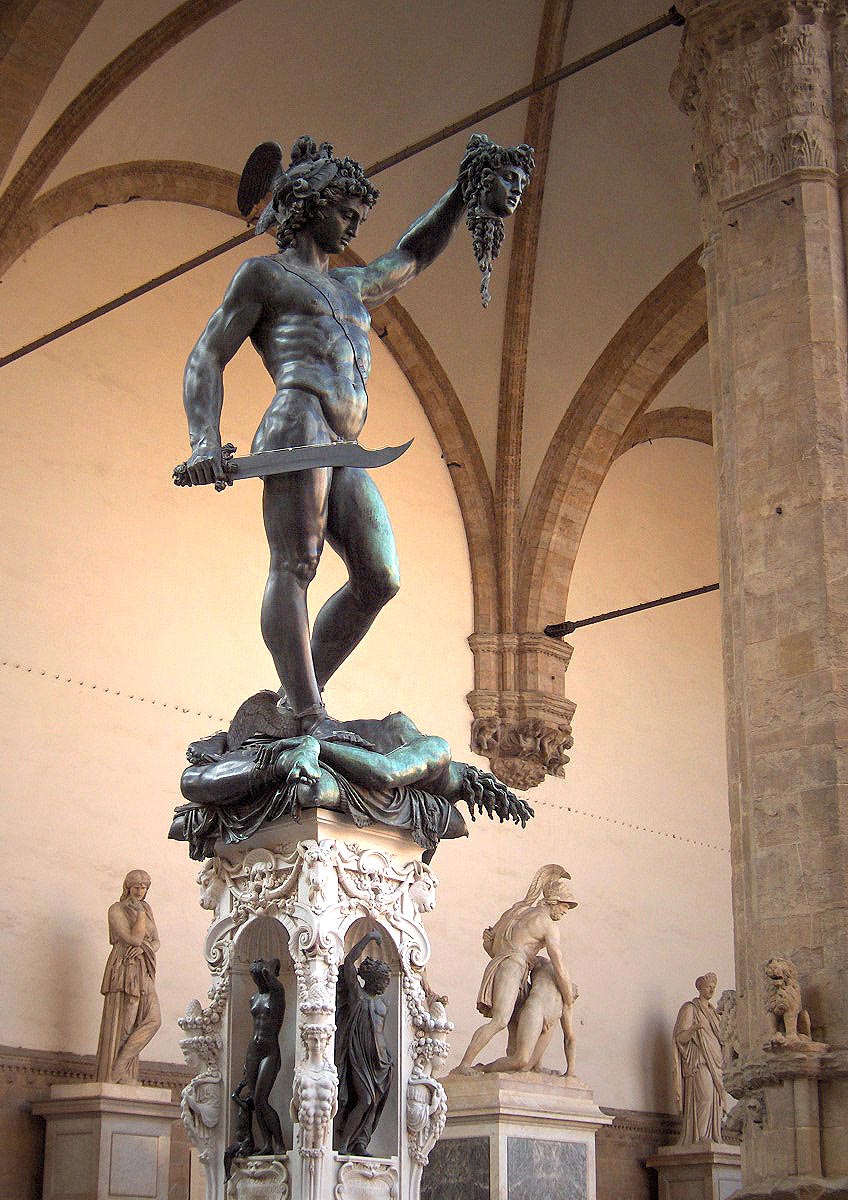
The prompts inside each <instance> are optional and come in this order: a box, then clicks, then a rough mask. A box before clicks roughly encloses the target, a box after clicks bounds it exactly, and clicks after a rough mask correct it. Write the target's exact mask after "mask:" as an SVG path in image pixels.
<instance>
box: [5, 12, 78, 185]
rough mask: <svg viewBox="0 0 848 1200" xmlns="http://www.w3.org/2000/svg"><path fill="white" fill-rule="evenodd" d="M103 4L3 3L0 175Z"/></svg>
mask: <svg viewBox="0 0 848 1200" xmlns="http://www.w3.org/2000/svg"><path fill="white" fill-rule="evenodd" d="M101 3H102V0H65V2H64V3H63V4H55V3H52V0H6V6H5V12H3V14H2V17H0V95H2V96H3V104H2V106H0V177H2V176H3V174H4V173H5V171H6V168H7V167H8V165H9V163H10V162H11V160H12V155H13V154H14V152H15V149H16V148H17V145H18V143H19V142H20V140H21V137H22V135H23V132H24V130H25V129H26V127H27V125H28V124H29V121H30V118H31V117H32V115H33V113H34V112H35V110H36V108H38V105H39V103H40V102H41V98H42V96H43V95H44V93H45V92H46V91H47V87H48V85H49V83H50V81H51V80H52V79H53V77H54V76H55V74H56V72H57V71H58V70H59V67H60V66H61V65H62V63H63V61H64V59H65V55H66V54H67V53H68V51H69V50H70V48H71V46H72V45H73V44H74V42H75V41H76V40H77V38H78V37H79V35H80V33H81V32H82V31H83V29H84V28H85V27H86V25H87V24H88V22H89V21H90V20H91V17H92V16H93V15H94V13H95V12H96V11H97V9H98V8H99V7H100V5H101Z"/></svg>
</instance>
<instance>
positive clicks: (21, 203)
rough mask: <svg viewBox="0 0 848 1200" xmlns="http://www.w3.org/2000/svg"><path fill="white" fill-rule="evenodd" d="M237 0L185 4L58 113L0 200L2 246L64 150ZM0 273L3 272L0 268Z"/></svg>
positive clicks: (193, 0) (192, 0) (196, 0)
mask: <svg viewBox="0 0 848 1200" xmlns="http://www.w3.org/2000/svg"><path fill="white" fill-rule="evenodd" d="M238 3H239V0H185V3H183V4H181V5H179V7H178V8H175V9H174V10H173V12H170V13H168V14H167V16H165V17H163V18H162V20H161V21H157V23H156V24H155V25H152V26H151V27H150V28H149V29H147V30H145V32H144V33H142V34H141V35H140V36H139V37H137V38H136V39H135V41H133V42H131V43H130V44H129V46H127V47H126V49H124V50H122V51H121V53H120V54H119V55H117V57H116V58H113V59H112V61H111V62H109V63H107V64H106V66H105V67H103V68H102V69H101V70H100V71H98V72H97V74H96V75H95V76H93V78H92V79H90V80H89V82H88V83H87V84H86V85H85V87H84V88H83V89H82V91H81V92H80V93H79V94H78V95H77V96H76V97H75V98H74V99H73V100H72V101H71V103H70V104H69V105H68V106H67V108H65V110H64V111H63V112H62V113H60V115H59V116H58V117H57V118H56V120H55V121H54V122H53V124H52V125H51V126H50V128H49V129H48V130H47V132H46V133H45V134H44V136H43V137H42V138H41V139H40V140H39V142H38V143H37V144H36V145H35V146H34V147H33V149H32V150H31V151H30V153H29V154H28V155H27V157H26V159H25V160H24V162H23V163H22V165H21V166H20V168H19V169H18V171H17V172H16V173H15V175H14V177H13V178H12V180H11V182H10V183H9V185H8V187H7V188H6V190H5V192H4V193H3V195H2V197H0V243H2V241H4V240H5V237H6V235H7V234H8V232H9V231H10V230H11V228H12V227H13V226H14V225H15V224H16V222H17V220H18V217H19V214H20V213H22V212H24V211H25V210H26V209H27V208H28V207H29V205H30V204H31V203H32V201H33V199H34V198H35V196H36V194H37V192H38V189H39V188H40V187H41V186H42V184H43V183H44V181H45V180H46V179H47V178H48V176H49V175H50V173H51V172H52V171H53V169H54V167H56V166H57V165H58V163H59V162H60V161H61V159H62V158H63V157H64V155H65V154H66V153H67V151H68V149H69V148H70V147H71V146H72V145H73V144H74V142H75V141H76V140H77V138H78V137H79V136H80V134H81V133H83V132H84V131H85V130H86V129H87V128H88V126H89V125H90V124H91V123H92V121H93V120H94V119H95V117H98V116H99V115H100V113H102V112H103V111H104V109H106V108H107V107H108V106H109V105H110V104H111V103H112V101H113V100H114V99H115V97H116V96H119V95H120V93H121V92H122V91H123V90H124V88H126V87H128V86H129V84H131V83H132V82H133V80H135V79H138V77H139V76H140V75H143V74H144V72H145V71H146V70H147V68H148V67H149V66H150V64H151V63H152V62H155V61H156V59H158V58H161V57H162V55H163V54H166V53H167V52H168V50H170V49H172V48H173V47H174V46H176V45H178V43H179V42H181V41H182V40H183V39H184V38H186V37H188V36H189V34H192V33H194V31H195V30H196V29H199V28H200V27H201V26H202V25H205V24H206V22H207V21H209V20H211V19H212V18H213V17H217V16H218V15H219V13H222V12H225V11H226V9H228V8H231V7H232V6H233V4H238ZM0 269H2V268H0Z"/></svg>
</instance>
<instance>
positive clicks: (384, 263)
mask: <svg viewBox="0 0 848 1200" xmlns="http://www.w3.org/2000/svg"><path fill="white" fill-rule="evenodd" d="M477 137H478V141H477V142H475V141H474V139H472V142H471V143H469V154H468V155H467V156H466V161H464V165H463V170H462V171H461V172H460V177H459V178H458V180H457V182H456V183H455V184H454V185H453V186H452V187H451V188H450V189H449V190H448V191H447V192H446V193H445V194H444V195H443V196H442V197H441V198H440V199H439V200H437V201H436V203H435V204H434V205H433V206H432V207H431V208H430V209H429V210H428V211H427V212H425V213H424V214H423V216H421V217H419V218H418V220H417V221H415V222H414V223H413V224H412V226H411V227H410V228H409V229H408V230H407V231H406V233H404V234H403V236H402V237H401V238H400V240H399V241H398V242H397V244H396V245H395V246H394V247H393V248H392V249H391V250H389V251H388V252H387V253H386V254H383V255H381V256H380V257H379V258H376V259H375V260H374V261H373V262H371V263H368V264H367V265H366V266H362V267H349V266H331V265H330V264H331V259H332V256H333V255H337V254H340V253H342V252H343V251H344V250H345V248H346V247H347V246H348V245H349V243H350V242H351V241H352V240H353V239H354V238H355V237H356V234H357V232H358V230H359V227H360V225H361V223H362V222H363V221H364V220H365V219H366V217H367V215H368V213H369V211H370V209H371V208H372V207H373V205H374V204H375V202H376V200H377V197H378V195H379V193H378V191H377V189H376V188H375V187H374V186H373V184H372V183H371V182H370V180H369V179H368V178H367V177H366V175H365V173H364V171H363V169H362V167H361V166H360V164H359V163H358V162H356V161H355V160H353V159H350V158H339V157H337V156H336V155H335V154H334V153H333V148H332V146H330V145H329V143H327V142H322V143H321V145H320V146H319V145H316V143H315V142H314V141H313V140H312V138H310V137H301V138H298V140H297V141H296V142H295V144H294V146H293V148H292V155H291V161H290V163H289V165H288V167H286V168H283V165H282V161H283V160H282V151H281V150H280V148H279V146H277V145H276V143H267V142H266V143H263V145H262V146H259V147H257V149H256V150H255V151H254V152H253V154H252V155H251V156H250V158H249V159H248V162H247V165H246V166H245V170H244V172H243V175H242V182H241V186H240V190H239V203H240V207H241V209H242V211H243V212H244V213H245V215H247V214H248V213H250V212H251V211H252V210H253V209H254V208H255V207H256V206H257V204H258V203H259V201H260V200H261V199H262V198H263V197H264V196H266V195H267V194H268V193H269V192H270V194H271V200H270V203H269V204H268V205H267V207H266V208H265V210H264V212H263V213H262V214H261V216H260V218H259V220H258V222H257V232H264V231H265V230H266V229H270V228H271V227H272V226H276V238H277V246H278V249H277V252H276V253H274V254H270V255H262V256H260V257H256V258H250V259H247V261H245V262H244V263H242V265H241V266H240V267H239V268H238V270H237V271H236V273H235V276H234V278H233V280H232V282H231V283H230V285H229V287H228V288H227V291H226V294H225V295H224V299H223V301H222V302H221V305H220V307H219V308H218V309H216V311H215V312H214V313H213V314H212V316H211V318H210V320H209V323H208V324H207V326H206V329H205V330H204V331H203V333H202V334H201V336H200V338H199V340H198V342H197V344H196V345H195V347H194V349H193V350H192V352H191V354H190V356H189V359H188V363H187V366H186V370H185V380H184V403H185V409H186V414H187V416H188V425H189V438H190V442H191V450H192V453H191V456H190V457H189V458H188V460H187V462H186V463H185V464H184V465H183V468H182V470H181V471H179V475H178V476H177V475H175V480H176V482H179V483H183V484H188V485H196V484H204V483H209V484H212V483H214V484H215V485H216V486H217V487H218V488H223V487H225V486H226V484H227V483H228V482H231V481H232V478H233V476H232V472H231V471H229V472H228V468H227V462H228V457H229V453H230V448H229V447H224V446H222V442H221V433H220V418H221V408H222V403H223V370H224V367H225V365H226V364H227V362H229V360H230V359H231V358H232V357H233V355H234V354H235V352H236V350H238V348H239V346H241V344H242V343H243V342H244V341H245V340H246V339H247V338H250V340H251V341H252V342H253V345H254V346H255V348H256V350H257V351H258V353H259V355H260V357H261V358H262V361H263V363H264V364H265V367H266V368H267V370H268V372H269V374H270V375H271V378H272V379H273V381H274V385H275V388H276V392H275V395H274V398H273V399H272V401H271V403H270V405H269V406H268V408H267V410H266V412H265V415H264V416H263V418H262V420H261V422H260V424H259V428H258V430H257V432H256V436H255V437H254V439H253V447H252V450H253V453H254V455H256V454H261V453H263V452H267V451H275V452H278V453H277V454H276V455H275V457H276V459H277V460H278V461H279V459H280V458H283V459H288V461H289V463H290V464H291V463H292V462H294V466H292V465H290V466H289V467H288V468H286V467H285V466H283V467H282V468H281V470H282V471H283V472H284V473H278V470H280V469H278V468H276V467H275V468H274V469H273V473H272V470H271V468H270V467H269V468H268V470H267V471H265V470H263V471H261V473H262V474H264V476H265V479H264V496H263V514H264V520H265V532H266V535H267V538H268V544H269V547H270V551H271V563H270V571H269V576H268V583H267V585H266V588H265V596H264V600H263V603H262V622H261V624H262V636H263V638H264V640H265V644H266V645H267V647H268V649H269V651H270V653H271V657H272V658H273V660H274V665H275V667H276V669H277V674H278V675H279V679H280V684H281V687H280V697H281V699H280V706H281V711H282V712H284V713H285V714H286V715H287V718H288V719H289V720H290V724H291V735H292V736H296V735H298V734H312V735H314V736H315V737H316V738H318V739H319V740H320V739H325V738H328V737H332V736H333V735H334V734H341V735H342V736H343V730H342V729H341V727H340V726H339V724H338V722H335V721H333V720H332V719H331V718H330V717H328V715H327V712H326V709H325V707H324V703H323V699H322V691H323V688H324V686H325V684H326V683H327V681H328V680H329V679H330V678H331V676H332V675H333V673H334V672H335V671H336V670H337V669H338V667H339V666H340V665H341V664H342V663H343V662H344V661H345V659H346V658H347V657H348V655H349V654H350V653H351V651H352V650H353V649H354V648H355V647H356V646H357V645H358V643H359V642H360V641H361V639H362V638H363V637H364V636H365V634H366V633H367V631H368V629H369V628H370V626H371V624H372V622H373V621H374V619H375V617H376V616H377V614H378V612H379V611H380V609H381V608H382V607H383V605H384V604H385V603H386V602H387V601H388V600H389V599H390V598H391V597H392V596H394V595H395V593H396V592H397V589H398V586H399V571H398V560H397V551H396V548H395V541H394V536H393V533H392V528H391V524H390V522H389V518H388V514H387V513H386V509H385V506H384V504H383V501H382V499H381V497H380V494H379V492H378V490H377V487H376V485H375V484H374V482H373V481H372V479H371V478H370V476H369V475H368V474H367V472H366V470H365V469H363V467H362V466H360V465H353V464H355V463H357V462H359V461H361V459H358V458H357V457H356V452H357V451H358V452H359V454H360V455H361V454H362V449H361V447H359V446H357V445H356V443H357V439H358V437H359V434H360V432H361V430H362V427H363V424H364V422H365V416H366V411H367V404H368V395H367V390H366V383H367V379H368V375H369V371H370V368H371V350H370V346H369V340H368V330H369V327H370V315H369V313H370V310H372V309H374V308H376V307H377V306H378V305H380V304H383V303H385V301H386V300H388V299H389V298H390V297H392V296H394V295H395V294H396V293H397V292H398V291H399V290H400V289H401V288H402V287H404V286H405V285H406V284H407V283H410V282H411V281H412V280H413V279H414V278H415V277H416V276H417V275H418V274H419V273H420V272H421V271H423V270H424V268H425V267H427V266H429V265H430V263H432V262H433V260H434V259H435V258H436V257H437V255H439V254H440V253H441V252H442V251H443V250H444V249H445V247H446V246H447V244H448V242H449V241H450V239H451V237H452V235H453V234H454V232H455V230H456V229H457V227H458V225H459V224H460V223H461V221H462V218H463V216H464V215H465V213H466V210H467V208H468V205H469V203H471V204H472V205H473V206H474V207H475V211H477V210H478V209H479V210H480V211H481V212H482V211H484V210H485V207H486V197H490V198H491V201H492V202H493V203H495V204H496V205H497V206H498V213H495V216H497V217H498V219H499V218H500V217H502V216H504V215H508V214H509V213H510V212H512V211H514V209H515V207H516V205H517V204H518V201H519V200H520V197H521V193H522V191H523V189H524V187H525V185H526V183H527V181H528V179H529V172H530V166H532V159H529V164H528V155H529V153H530V152H529V147H515V148H513V150H514V151H519V150H520V151H522V152H523V151H527V154H526V155H523V156H522V155H518V156H517V157H516V155H515V154H513V153H511V152H508V151H503V148H500V147H494V146H493V144H492V143H491V142H488V139H486V143H487V145H486V146H483V145H482V143H480V142H479V135H477ZM492 150H493V151H496V152H497V151H501V152H502V153H501V155H500V157H499V155H498V154H497V153H494V154H493V153H492V152H491V151H492ZM472 151H473V154H472ZM482 151H485V152H486V153H487V154H488V159H487V162H489V169H485V164H483V166H484V169H477V168H478V167H480V162H481V159H480V155H481V152H482ZM469 156H470V159H469ZM475 164H476V165H475ZM481 188H482V191H481ZM301 447H307V448H309V452H310V455H311V457H310V458H309V459H308V462H307V463H306V464H300V465H298V462H299V460H298V459H297V458H296V457H295V458H292V457H290V456H298V455H300V453H301V451H300V450H299V449H298V448H301ZM279 452H285V453H283V454H281V453H279ZM351 455H353V457H352V458H351V457H350V456H351ZM269 462H270V456H269ZM256 473H260V472H256ZM325 541H328V542H329V543H330V545H331V546H332V547H333V549H334V550H335V551H336V552H337V553H338V554H339V555H340V557H341V558H342V560H343V562H344V564H345V566H346V567H347V571H348V579H347V582H346V583H345V584H344V585H343V586H342V587H341V588H340V589H339V590H338V591H337V592H336V593H335V595H334V596H332V597H331V598H330V599H329V600H328V601H327V602H326V604H325V605H324V606H323V608H322V609H321V611H320V612H319V613H318V616H317V618H316V620H315V624H314V628H313V630H312V636H311V640H310V632H309V621H308V616H307V606H306V593H307V589H308V587H309V584H310V583H311V581H312V579H313V577H314V575H315V572H316V569H317V566H318V562H319V560H320V558H321V553H322V551H323V548H324V543H325Z"/></svg>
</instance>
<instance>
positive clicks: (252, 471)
mask: <svg viewBox="0 0 848 1200" xmlns="http://www.w3.org/2000/svg"><path fill="white" fill-rule="evenodd" d="M412 442H413V439H412V438H410V439H409V441H408V442H404V444H403V445H402V446H386V447H384V448H383V449H382V450H366V449H365V448H364V446H360V445H359V443H358V442H329V443H327V445H324V446H292V447H290V448H286V449H283V450H260V451H259V453H258V454H245V455H244V456H243V457H242V458H231V459H229V460H228V462H227V463H226V470H227V474H228V475H231V476H232V478H233V480H236V479H263V478H265V476H266V475H288V474H290V473H291V472H293V471H308V470H310V469H313V468H315V467H367V468H371V467H385V466H386V465H387V464H388V463H391V462H394V461H395V459H397V458H400V456H401V455H402V454H405V453H406V451H407V450H408V449H409V447H410V446H411V445H412Z"/></svg>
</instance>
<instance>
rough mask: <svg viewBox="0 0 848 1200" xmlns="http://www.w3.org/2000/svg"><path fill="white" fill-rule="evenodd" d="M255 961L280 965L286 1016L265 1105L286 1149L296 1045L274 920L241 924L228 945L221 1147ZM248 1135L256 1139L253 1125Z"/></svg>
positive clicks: (287, 963)
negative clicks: (276, 961) (274, 1116)
mask: <svg viewBox="0 0 848 1200" xmlns="http://www.w3.org/2000/svg"><path fill="white" fill-rule="evenodd" d="M258 958H264V959H273V958H278V959H279V960H280V975H279V979H280V983H281V984H282V985H283V987H284V988H285V990H286V1014H285V1017H284V1019H283V1026H282V1029H281V1030H280V1058H281V1062H280V1070H279V1073H278V1075H277V1078H276V1080H275V1081H274V1087H273V1088H272V1090H271V1097H270V1101H271V1106H272V1107H273V1108H274V1109H276V1111H277V1114H278V1115H279V1118H280V1125H281V1126H282V1130H283V1140H284V1142H285V1145H286V1149H287V1150H290V1149H291V1146H292V1136H293V1126H292V1119H291V1114H290V1112H289V1106H290V1104H291V1098H292V1080H293V1078H294V1064H295V1045H296V1041H297V981H296V978H295V973H294V964H293V962H292V956H291V953H290V951H289V934H288V930H287V929H286V928H285V926H284V925H283V924H282V923H281V922H280V921H278V920H276V919H275V918H274V917H271V916H268V915H264V916H260V917H255V918H254V919H253V920H251V921H249V922H248V923H247V924H246V925H244V926H243V927H242V928H241V929H240V930H239V933H238V935H237V937H236V940H235V944H234V946H233V953H232V958H231V971H230V1003H229V1017H228V1039H229V1045H230V1047H231V1053H230V1077H229V1079H226V1080H225V1083H226V1086H227V1144H228V1145H229V1143H230V1142H231V1141H232V1140H233V1137H234V1130H235V1125H234V1117H235V1105H234V1104H233V1103H232V1102H231V1100H230V1096H231V1095H232V1093H233V1092H234V1091H235V1089H236V1088H237V1087H238V1084H239V1081H240V1079H241V1077H242V1072H243V1070H244V1056H245V1052H246V1050H247V1047H248V1043H249V1041H250V1038H251V1037H252V1035H253V1017H252V1014H251V1011H250V998H251V996H252V995H253V994H254V992H255V991H256V984H255V983H254V981H253V978H252V976H251V974H250V964H251V963H252V962H255V961H256V959H258ZM254 1136H257V1131H256V1126H255V1122H254Z"/></svg>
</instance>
